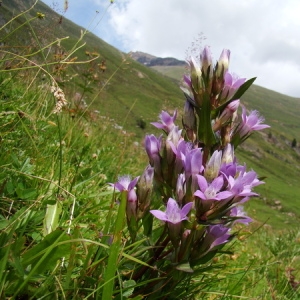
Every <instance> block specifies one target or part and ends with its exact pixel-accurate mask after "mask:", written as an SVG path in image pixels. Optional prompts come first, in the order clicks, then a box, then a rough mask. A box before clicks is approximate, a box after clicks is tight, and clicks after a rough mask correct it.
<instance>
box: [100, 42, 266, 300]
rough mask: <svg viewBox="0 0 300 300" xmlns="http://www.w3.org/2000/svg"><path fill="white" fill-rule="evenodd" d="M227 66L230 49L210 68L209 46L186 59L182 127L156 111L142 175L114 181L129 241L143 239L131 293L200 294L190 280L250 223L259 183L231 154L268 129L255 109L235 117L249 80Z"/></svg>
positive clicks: (178, 296)
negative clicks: (247, 208)
mask: <svg viewBox="0 0 300 300" xmlns="http://www.w3.org/2000/svg"><path fill="white" fill-rule="evenodd" d="M229 61H230V51H229V50H226V49H224V50H223V51H222V53H221V55H220V58H219V60H218V61H217V62H216V63H215V64H213V60H212V56H211V52H210V49H209V47H205V48H204V49H203V50H202V52H201V54H200V61H199V62H197V61H196V60H195V59H194V58H191V59H190V60H189V66H190V74H189V76H184V86H183V87H182V90H183V94H184V97H185V104H184V112H183V116H182V124H183V128H180V127H179V126H178V125H176V118H177V111H176V110H175V111H174V112H173V115H170V114H169V113H168V112H166V111H162V113H161V114H160V116H159V117H160V121H159V122H154V123H152V125H154V126H155V127H157V128H158V129H161V130H162V134H161V135H160V136H158V137H157V136H155V135H153V134H150V135H146V137H145V142H144V145H145V150H146V153H147V155H148V158H149V165H148V166H146V168H145V171H144V173H143V174H142V175H141V176H140V177H137V178H135V179H133V180H131V179H130V177H128V176H125V177H120V179H119V181H118V182H116V183H115V184H114V185H113V186H114V188H115V190H116V191H120V192H121V197H120V201H121V202H120V206H119V210H120V209H123V210H124V213H125V212H126V219H127V227H128V231H129V234H130V242H129V241H127V242H129V243H139V242H138V241H139V239H142V238H145V237H146V240H145V241H144V242H143V243H144V244H145V245H147V251H145V252H144V253H143V257H142V259H141V260H142V261H143V262H145V263H144V264H143V265H140V266H137V267H136V268H135V269H134V270H133V271H132V273H131V274H130V279H131V280H133V282H134V283H135V284H136V285H137V287H136V289H135V290H134V293H133V295H136V296H137V295H144V296H145V295H147V299H148V298H149V299H183V298H184V299H186V298H185V297H189V296H190V295H191V293H193V292H194V291H195V289H196V290H197V289H201V284H200V285H199V282H198V283H197V285H195V284H194V283H195V282H194V281H193V279H195V278H199V276H200V275H201V274H202V273H204V272H206V271H207V270H208V268H209V266H212V268H213V265H212V261H213V258H214V257H215V256H216V255H217V254H218V253H221V252H222V251H224V249H223V248H224V246H225V245H226V244H228V243H229V242H230V241H231V240H232V239H233V238H234V236H235V235H236V233H235V230H234V224H236V223H244V224H248V223H249V222H251V218H250V217H248V216H247V215H246V214H245V212H244V211H243V204H244V203H245V202H246V201H248V200H250V199H251V198H252V197H255V196H257V193H256V192H255V191H254V190H253V188H254V187H256V186H258V185H260V184H262V183H263V182H262V181H261V180H260V179H259V178H258V176H257V174H256V172H255V171H253V170H247V166H246V165H245V164H240V163H239V162H238V161H237V159H236V157H235V154H234V151H235V149H237V147H238V146H239V145H240V144H241V143H243V142H244V141H245V140H246V139H247V138H248V137H249V136H250V135H251V134H252V133H253V132H254V131H257V130H261V129H264V128H267V127H269V126H268V125H265V124H263V122H264V119H263V118H262V117H261V116H260V115H259V114H258V112H257V111H252V112H250V113H249V114H247V110H246V108H245V107H244V106H242V113H241V114H240V113H239V109H238V108H239V106H240V105H241V104H240V98H241V96H242V95H243V94H244V93H245V92H246V90H247V89H248V88H249V87H250V86H251V84H252V83H253V82H254V80H255V78H253V79H250V80H248V81H246V79H244V78H237V76H235V75H233V74H232V73H230V72H229ZM122 201H123V202H124V203H122ZM122 205H123V206H122ZM117 238H118V236H117V235H116V236H114V239H115V240H116V241H117ZM222 249H223V250H222ZM108 268H109V266H108ZM107 276H108V275H107ZM111 276H115V274H114V273H112V274H111ZM203 278H204V277H203ZM105 279H106V280H111V279H112V278H109V277H106V278H105ZM142 282H143V284H142V285H139V283H142ZM203 285H204V283H203ZM203 285H202V288H203ZM105 289H107V290H108V289H109V284H107V285H106V286H105V287H104V290H105ZM111 289H113V287H112V286H111ZM107 299H108V298H107Z"/></svg>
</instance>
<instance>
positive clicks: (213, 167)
mask: <svg viewBox="0 0 300 300" xmlns="http://www.w3.org/2000/svg"><path fill="white" fill-rule="evenodd" d="M221 163H222V151H217V150H216V151H215V152H214V153H213V155H212V156H211V158H210V159H209V161H208V163H207V164H206V167H205V171H204V176H205V178H206V179H207V180H208V181H212V180H213V179H214V178H216V177H217V176H218V175H219V171H220V168H221Z"/></svg>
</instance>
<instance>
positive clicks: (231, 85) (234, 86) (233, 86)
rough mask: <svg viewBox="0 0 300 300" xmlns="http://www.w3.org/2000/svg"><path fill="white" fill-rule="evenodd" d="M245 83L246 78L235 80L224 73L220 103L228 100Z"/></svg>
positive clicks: (234, 77) (230, 75) (227, 73)
mask: <svg viewBox="0 0 300 300" xmlns="http://www.w3.org/2000/svg"><path fill="white" fill-rule="evenodd" d="M245 81H246V78H237V77H236V76H233V75H232V74H230V73H229V72H226V73H225V75H224V87H223V90H222V92H221V95H220V98H221V99H222V101H226V100H230V99H231V98H232V96H233V95H234V93H235V92H236V91H237V90H238V89H239V88H240V86H241V85H242V84H243V83H244V82H245Z"/></svg>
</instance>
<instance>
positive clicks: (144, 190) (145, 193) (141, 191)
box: [137, 165, 154, 218]
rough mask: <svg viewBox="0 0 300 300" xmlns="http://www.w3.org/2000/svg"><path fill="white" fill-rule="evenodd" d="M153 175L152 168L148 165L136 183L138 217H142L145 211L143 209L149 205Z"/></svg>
mask: <svg viewBox="0 0 300 300" xmlns="http://www.w3.org/2000/svg"><path fill="white" fill-rule="evenodd" d="M153 176H154V168H153V167H151V166H150V165H148V166H147V168H146V169H145V170H144V173H143V175H142V176H141V177H140V179H139V181H138V183H137V197H138V202H139V207H138V213H139V216H138V217H139V218H141V217H142V215H143V214H144V213H145V211H147V210H148V208H149V206H150V201H151V193H152V189H153Z"/></svg>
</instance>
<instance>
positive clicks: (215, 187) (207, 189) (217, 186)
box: [194, 175, 232, 200]
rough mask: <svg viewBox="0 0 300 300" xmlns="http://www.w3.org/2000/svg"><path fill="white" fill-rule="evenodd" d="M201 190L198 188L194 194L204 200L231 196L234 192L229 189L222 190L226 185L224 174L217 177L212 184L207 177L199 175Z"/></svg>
mask: <svg viewBox="0 0 300 300" xmlns="http://www.w3.org/2000/svg"><path fill="white" fill-rule="evenodd" d="M197 178H198V184H199V188H200V190H197V191H196V192H195V193H194V195H195V196H196V197H198V198H200V199H202V200H223V199H226V198H228V197H230V196H232V193H231V192H229V191H223V192H220V190H221V189H222V187H223V185H224V179H223V176H219V177H217V178H215V179H214V180H213V181H212V183H211V184H208V182H207V181H206V179H205V177H204V176H202V175H197Z"/></svg>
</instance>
